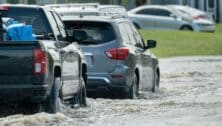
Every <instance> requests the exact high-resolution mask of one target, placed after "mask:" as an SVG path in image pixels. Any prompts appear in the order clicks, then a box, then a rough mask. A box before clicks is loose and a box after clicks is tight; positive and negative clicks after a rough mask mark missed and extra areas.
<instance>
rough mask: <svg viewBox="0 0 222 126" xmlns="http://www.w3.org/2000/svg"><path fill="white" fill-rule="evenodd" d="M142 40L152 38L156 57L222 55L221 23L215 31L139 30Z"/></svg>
mask: <svg viewBox="0 0 222 126" xmlns="http://www.w3.org/2000/svg"><path fill="white" fill-rule="evenodd" d="M140 32H141V34H142V36H143V37H144V40H148V39H154V40H156V41H157V47H156V48H154V49H151V51H152V52H153V53H154V54H156V55H157V56H158V57H171V56H194V55H197V56H201V55H222V24H217V26H216V31H215V33H203V32H189V31H150V30H141V31H140Z"/></svg>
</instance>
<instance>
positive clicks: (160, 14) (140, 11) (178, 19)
mask: <svg viewBox="0 0 222 126" xmlns="http://www.w3.org/2000/svg"><path fill="white" fill-rule="evenodd" d="M195 13H197V12H196V11H195ZM128 17H129V19H131V20H132V22H133V23H134V24H135V26H136V27H137V28H141V29H160V30H190V31H196V32H202V31H204V32H214V31H215V23H214V21H213V20H211V19H207V18H199V19H197V18H193V17H192V15H189V14H188V13H184V12H181V11H180V10H179V9H177V8H176V7H173V6H171V5H168V6H166V5H163V6H161V5H145V6H140V7H137V8H135V9H132V10H130V11H128Z"/></svg>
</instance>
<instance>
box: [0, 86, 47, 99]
mask: <svg viewBox="0 0 222 126" xmlns="http://www.w3.org/2000/svg"><path fill="white" fill-rule="evenodd" d="M47 89H48V85H46V84H45V85H31V84H24V85H22V84H19V85H15V84H14V85H11V84H10V85H0V100H1V101H2V102H22V101H30V102H34V103H40V102H42V101H44V100H45V99H46V97H47Z"/></svg>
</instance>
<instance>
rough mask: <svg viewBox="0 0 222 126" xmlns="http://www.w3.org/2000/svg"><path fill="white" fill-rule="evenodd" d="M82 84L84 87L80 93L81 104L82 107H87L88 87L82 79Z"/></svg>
mask: <svg viewBox="0 0 222 126" xmlns="http://www.w3.org/2000/svg"><path fill="white" fill-rule="evenodd" d="M81 83H82V87H81V89H80V93H79V103H80V106H81V107H86V106H87V103H86V86H85V81H84V79H83V78H82V79H81Z"/></svg>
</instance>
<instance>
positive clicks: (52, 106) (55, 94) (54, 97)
mask: <svg viewBox="0 0 222 126" xmlns="http://www.w3.org/2000/svg"><path fill="white" fill-rule="evenodd" d="M60 86H61V79H60V77H56V78H55V79H54V84H53V87H52V90H51V94H50V96H49V99H48V108H47V112H51V113H56V112H59V111H60V106H61V98H60V97H59V92H60Z"/></svg>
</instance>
